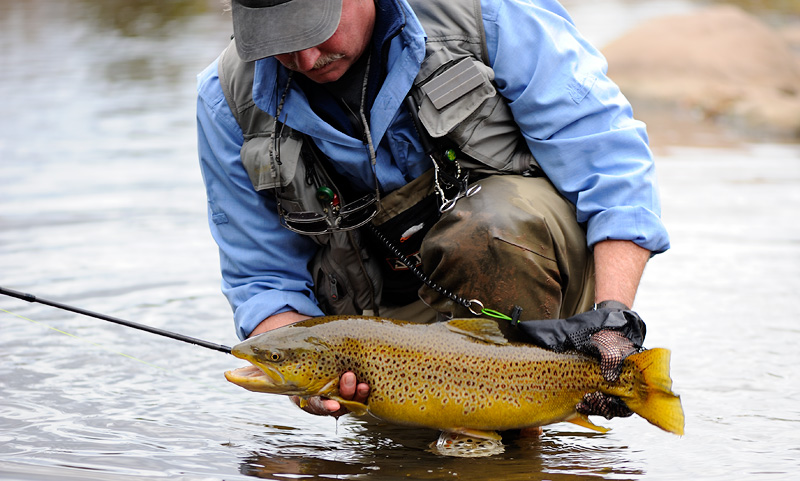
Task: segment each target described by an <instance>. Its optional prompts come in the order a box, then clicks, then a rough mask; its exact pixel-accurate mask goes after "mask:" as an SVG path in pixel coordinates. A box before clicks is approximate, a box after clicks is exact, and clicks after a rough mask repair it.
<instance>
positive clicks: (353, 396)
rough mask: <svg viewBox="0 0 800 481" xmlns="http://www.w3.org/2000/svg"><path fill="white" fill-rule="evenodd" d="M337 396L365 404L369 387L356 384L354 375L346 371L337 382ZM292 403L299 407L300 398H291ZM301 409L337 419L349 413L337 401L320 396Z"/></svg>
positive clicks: (308, 401)
mask: <svg viewBox="0 0 800 481" xmlns="http://www.w3.org/2000/svg"><path fill="white" fill-rule="evenodd" d="M339 395H340V396H341V397H342V398H344V399H347V400H348V401H355V402H359V403H366V402H367V396H369V385H367V384H365V383H363V382H362V383H359V382H357V380H356V375H355V374H353V373H352V372H350V371H348V372H346V373H344V374H342V378H341V379H340V380H339ZM292 401H293V402H294V403H295V404H297V405H298V406H300V398H299V397H298V396H292ZM302 409H303V410H304V411H306V412H308V413H311V414H316V415H317V416H333V417H337V418H338V417H339V416H343V415H345V414H347V413H348V412H349V411H348V410H347V409H346V408H344V407H342V406H341V404H339V402H338V401H334V400H333V399H328V398H324V397H321V396H312V397H310V398H308V400H307V403H306V405H305V407H303V408H302Z"/></svg>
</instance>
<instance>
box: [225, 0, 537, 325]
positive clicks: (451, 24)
mask: <svg viewBox="0 0 800 481" xmlns="http://www.w3.org/2000/svg"><path fill="white" fill-rule="evenodd" d="M409 3H410V5H411V7H412V8H413V10H414V13H415V14H416V15H417V17H418V19H419V20H420V23H421V24H422V26H423V28H424V30H425V32H426V34H427V38H428V40H427V43H426V58H425V60H424V61H423V62H422V65H421V67H420V70H419V73H418V75H417V77H416V79H415V81H414V85H413V87H412V89H411V92H410V96H411V97H412V98H413V101H414V102H413V103H414V104H415V105H416V106H417V108H418V112H417V113H418V120H419V125H421V126H422V128H423V129H424V131H425V132H421V136H422V137H424V136H425V135H426V134H427V135H428V136H430V137H431V138H432V139H433V141H434V143H436V144H438V143H439V142H440V141H441V142H447V143H448V145H453V146H454V147H455V148H454V149H452V150H451V152H452V153H454V154H455V158H457V160H458V163H459V164H460V166H461V168H463V169H465V170H467V169H468V170H470V171H472V172H475V173H477V174H479V175H486V174H498V173H509V174H511V173H515V174H529V173H531V172H536V171H538V165H537V163H536V161H535V160H534V158H533V156H532V154H531V153H530V151H529V150H528V148H527V145H526V144H525V141H524V139H523V138H522V135H521V133H520V131H519V128H518V127H517V126H516V124H515V122H514V119H513V116H512V114H511V111H510V108H509V107H508V105H507V104H506V101H505V99H504V98H503V97H502V96H500V95H498V94H497V90H496V88H495V86H494V84H493V80H494V72H493V71H492V69H491V67H489V66H488V65H487V57H486V46H485V45H486V41H485V36H484V32H483V20H482V18H481V12H480V0H441V1H440V0H410V1H409ZM218 70H219V78H220V83H221V86H222V91H223V93H224V95H225V98H226V100H227V102H228V105H229V106H230V109H231V111H232V113H233V115H234V117H235V118H236V120H237V122H238V124H239V126H240V127H241V129H242V133H243V136H244V143H243V145H242V148H241V159H242V163H243V165H244V167H245V169H246V170H247V173H248V175H249V177H250V180H251V182H252V184H253V187H254V189H255V190H256V191H258V192H262V193H264V195H269V196H272V195H276V196H277V197H278V199H279V202H280V204H281V208H282V209H283V210H285V211H286V212H298V213H299V212H314V211H319V210H320V201H319V200H318V198H317V192H318V190H319V188H320V187H329V188H331V189H332V190H333V191H334V192H332V193H333V194H335V195H336V196H338V199H339V201H340V202H342V203H344V202H345V201H352V200H354V199H349V198H348V196H347V194H346V193H343V192H342V191H341V190H340V189H339V188H337V187H336V185H337V184H336V182H335V181H334V177H335V172H334V171H333V169H332V168H331V166H330V164H329V163H328V162H327V161H323V160H322V159H320V152H318V150H317V149H315V148H314V146H313V141H312V140H311V139H309V138H308V137H307V136H305V135H304V134H302V133H301V132H298V131H296V130H293V129H291V128H290V127H288V126H285V125H278V126H276V125H275V118H274V117H272V116H271V115H269V114H267V113H266V112H264V111H262V110H261V109H259V108H258V107H257V106H256V105H255V102H254V101H253V96H252V88H253V79H254V62H243V61H242V60H241V59H240V58H239V57H238V55H237V53H236V48H235V45H234V44H233V42H231V44H230V45H229V46H228V48H227V49H226V50H225V51H224V52H223V54H222V55H221V56H220V59H219V68H218ZM276 133H277V135H276ZM276 146H277V148H279V149H280V150H279V151H280V161H279V162H278V161H276V159H275V151H276ZM451 155H453V154H451ZM426 175H427V174H424V175H423V176H421V177H420V178H418V179H416V180H415V181H412V183H411V184H409V185H406V186H404V187H402V188H400V189H398V190H397V191H395V192H392V193H390V194H389V195H387V196H386V197H385V198H384V199H382V201H381V205H382V207H383V208H384V211H383V212H382V213H380V214H379V216H378V217H376V219H375V220H374V221H373V222H374V223H375V224H389V223H391V222H392V221H393V220H396V219H397V218H398V216H401V215H402V214H403V213H405V212H407V211H411V209H413V208H414V207H415V206H417V207H418V210H419V211H422V212H423V213H425V212H427V213H430V211H431V209H430V208H425V207H420V206H421V205H423V206H424V203H422V202H423V201H424V199H426V198H429V195H430V194H432V193H433V192H434V186H435V182H434V181H433V180H432V179H431V177H430V176H426ZM309 179H315V181H314V182H310V181H309ZM412 184H413V185H412ZM423 184H427V185H423ZM420 186H421V187H422V189H420V188H419V187H420ZM414 192H416V193H417V194H414ZM420 192H422V193H423V194H424V195H422V196H421V197H420V195H418V193H420ZM421 203H422V204H421ZM434 211H435V207H434ZM414 215H417V213H415V214H414ZM410 217H414V216H410ZM436 219H438V212H436V213H435V217H434V218H433V221H432V222H435V221H436ZM426 223H430V220H428V221H426ZM414 226H415V224H413V223H412V225H411V226H410V227H411V228H413V227H414ZM403 232H405V231H403ZM401 235H402V232H401ZM312 238H313V239H314V240H315V242H316V243H317V244H318V245H319V249H318V251H317V253H316V255H315V257H314V259H313V260H312V262H311V264H310V266H309V269H310V273H311V275H312V279H313V281H314V290H315V295H316V297H317V300H318V302H319V303H320V307H321V308H322V310H323V311H324V312H325V313H326V314H346V313H349V314H362V313H364V312H367V313H376V314H377V313H378V310H379V309H378V307H379V306H380V305H381V303H382V294H384V293H385V295H386V300H387V301H389V302H397V303H403V302H412V301H413V300H415V298H414V299H407V298H404V297H403V292H402V291H406V293H407V289H405V287H404V286H402V285H400V286H394V287H396V289H393V286H392V285H391V284H392V281H391V280H390V279H389V278H388V277H387V276H385V275H384V274H385V273H386V270H385V267H384V266H382V265H381V263H382V262H386V260H382V259H377V257H378V256H374V255H370V251H369V249H368V248H367V245H368V242H367V241H366V239H365V238H364V233H363V232H361V231H360V230H350V231H338V232H333V233H327V234H322V235H313V236H312ZM405 253H406V254H408V253H410V252H408V251H407V250H405ZM385 277H386V282H384V280H385V279H384V278H385ZM401 284H402V283H401Z"/></svg>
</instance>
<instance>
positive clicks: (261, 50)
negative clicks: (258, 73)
mask: <svg viewBox="0 0 800 481" xmlns="http://www.w3.org/2000/svg"><path fill="white" fill-rule="evenodd" d="M231 9H232V12H233V35H234V39H235V40H236V50H237V51H238V52H239V57H241V58H242V60H244V61H245V62H250V61H252V60H257V59H260V58H264V57H272V56H273V55H279V54H282V53H289V52H297V51H299V50H305V49H307V48H311V47H314V46H317V45H319V44H321V43H322V42H324V41H325V40H328V39H329V38H330V37H331V35H333V32H335V31H336V28H337V27H338V26H339V19H340V17H341V15H342V0H233V1H232V2H231Z"/></svg>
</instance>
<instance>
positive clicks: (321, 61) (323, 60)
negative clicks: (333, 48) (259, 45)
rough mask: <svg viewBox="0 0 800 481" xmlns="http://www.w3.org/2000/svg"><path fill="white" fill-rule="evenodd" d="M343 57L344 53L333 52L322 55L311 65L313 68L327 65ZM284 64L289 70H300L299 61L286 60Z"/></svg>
mask: <svg viewBox="0 0 800 481" xmlns="http://www.w3.org/2000/svg"><path fill="white" fill-rule="evenodd" d="M342 58H344V54H343V53H332V54H328V55H325V56H322V57H320V58H318V59H317V61H316V62H314V65H313V66H312V67H311V70H315V69H318V68H322V67H325V66H326V65H329V64H332V63H333V62H335V61H337V60H339V59H342ZM283 66H284V67H286V68H288V69H289V70H299V68H298V65H297V62H286V63H284V64H283Z"/></svg>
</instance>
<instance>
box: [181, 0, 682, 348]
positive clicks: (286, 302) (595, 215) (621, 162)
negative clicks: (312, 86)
mask: <svg viewBox="0 0 800 481" xmlns="http://www.w3.org/2000/svg"><path fill="white" fill-rule="evenodd" d="M442 1H446V0H442ZM397 3H398V4H399V5H400V6H401V7H402V8H403V9H405V10H406V25H405V27H404V28H403V30H402V31H401V32H400V33H399V35H397V36H395V37H393V38H391V39H390V45H389V49H388V57H387V62H388V66H387V69H386V72H387V76H386V78H385V80H384V82H383V83H382V85H381V87H380V90H379V91H378V93H377V96H376V98H375V101H374V103H373V104H372V108H371V109H370V116H369V118H370V131H371V135H372V139H373V142H374V144H375V146H376V153H377V165H376V168H375V173H376V175H377V178H378V182H379V184H380V186H381V189H382V190H383V191H384V192H391V191H392V190H395V189H397V188H399V187H401V186H402V185H404V184H405V183H407V182H408V181H409V180H410V179H413V178H415V177H416V176H418V175H420V174H421V173H422V172H424V171H425V170H427V169H428V168H429V166H430V164H429V159H427V158H426V157H425V155H424V154H423V152H422V148H421V146H420V145H419V140H418V138H417V135H416V132H414V130H413V124H411V123H410V122H408V119H407V115H405V114H404V111H403V109H402V107H401V106H402V101H403V99H404V98H405V96H406V95H407V93H408V91H409V90H410V88H411V85H412V82H413V80H414V78H415V77H416V74H417V72H418V71H419V67H420V63H421V62H422V60H423V58H424V54H425V33H424V31H423V29H422V26H421V25H420V24H419V22H418V20H417V19H416V17H415V16H414V15H413V13H411V10H410V7H409V6H408V4H407V3H406V2H405V0H397ZM481 7H482V15H483V23H484V28H485V34H486V42H487V47H488V57H489V63H490V65H491V66H492V68H493V69H494V72H495V83H496V86H497V88H498V92H499V93H500V94H501V95H503V96H504V97H505V98H506V99H507V100H508V103H509V105H510V107H511V110H512V112H513V114H514V118H515V120H516V122H517V124H518V125H519V127H520V130H521V131H522V134H523V136H524V137H525V139H526V141H527V143H528V146H529V148H530V150H531V152H532V153H533V155H534V157H535V158H536V160H537V161H538V162H539V164H540V165H541V167H542V169H543V170H544V172H545V173H546V174H547V176H548V177H549V178H550V180H551V181H552V182H553V184H554V185H555V186H556V188H557V189H558V190H559V191H560V192H561V193H562V194H563V195H564V196H565V197H566V198H567V199H569V200H570V201H571V202H572V203H574V204H575V205H576V207H577V216H578V221H579V222H585V223H586V227H587V241H588V244H589V245H590V246H591V245H594V244H595V243H597V242H600V241H603V240H606V239H621V240H631V241H633V242H635V243H637V244H638V245H640V246H642V247H644V248H646V249H648V250H650V251H652V252H654V253H658V252H662V251H664V250H666V249H668V248H669V237H668V235H667V232H666V230H665V228H664V226H663V224H662V222H661V219H660V202H659V195H658V188H657V185H656V176H655V168H654V164H653V159H652V154H651V152H650V149H649V148H648V145H647V134H646V131H645V126H644V124H642V123H641V122H639V121H637V120H635V119H633V117H632V111H631V107H630V105H629V103H628V102H627V100H626V99H625V98H624V97H623V95H622V94H621V93H620V91H619V89H618V87H617V86H616V85H615V84H614V83H613V82H611V81H610V80H609V79H608V77H607V76H606V68H607V64H606V62H605V59H604V58H603V57H602V55H601V54H600V53H599V52H598V51H597V50H596V49H595V48H594V47H593V46H591V45H590V44H589V43H588V42H587V41H586V40H585V39H584V38H583V37H582V36H581V35H580V34H579V33H578V32H577V30H576V28H575V26H574V24H573V23H572V20H571V19H570V17H569V15H568V14H567V12H566V11H565V10H564V9H563V7H562V6H561V5H560V4H558V3H557V2H555V1H547V0H481ZM285 84H286V71H285V70H284V69H283V68H282V67H280V65H279V64H278V62H277V61H276V60H275V59H273V58H267V59H263V60H259V61H257V62H256V67H255V82H254V85H253V99H254V101H255V102H256V104H257V105H258V106H259V108H261V109H262V110H264V111H266V112H269V113H271V114H273V115H274V113H275V107H276V105H275V103H276V99H278V98H279V97H280V95H276V88H278V87H277V85H281V86H283V85H285ZM280 88H282V87H280ZM279 93H280V92H279ZM284 112H288V113H289V115H288V117H287V118H286V119H285V121H286V123H287V124H288V125H289V126H290V127H292V128H294V129H296V130H299V131H301V132H304V133H306V134H308V135H310V136H311V137H313V138H314V139H315V142H316V144H317V145H318V146H319V147H320V148H321V149H322V150H323V152H325V154H327V156H328V157H329V158H330V159H332V161H333V162H334V163H335V167H336V169H337V170H338V171H339V172H340V173H341V174H342V175H344V176H345V177H346V178H347V179H348V180H350V181H351V182H352V183H353V185H354V186H356V187H357V188H361V189H363V190H369V189H370V187H372V186H373V185H374V177H373V171H372V168H371V167H370V163H369V161H368V153H367V150H366V149H365V147H364V143H363V142H362V141H361V140H360V139H355V138H352V137H349V136H348V135H345V134H344V133H342V132H341V131H339V130H337V129H335V128H334V127H332V126H330V125H328V124H326V123H325V122H323V121H322V120H321V119H320V118H319V117H318V116H317V115H316V114H315V113H314V111H313V110H312V109H311V107H310V106H309V105H308V103H307V101H306V98H305V95H303V93H302V91H301V90H300V89H299V88H297V86H296V84H295V86H294V87H293V88H292V89H291V90H290V92H289V95H287V97H286V103H285V105H284ZM281 120H284V116H283V115H281ZM197 122H198V149H199V157H200V166H201V170H202V173H203V178H204V181H205V185H206V190H207V195H208V209H209V220H210V222H209V224H210V226H211V233H212V235H213V237H214V239H215V241H216V242H217V244H218V245H219V250H220V264H221V270H222V279H223V280H222V290H223V293H224V294H225V295H226V296H227V298H228V300H229V302H230V304H231V306H232V308H233V311H234V321H235V324H236V328H237V334H238V336H239V337H240V338H242V339H244V338H245V337H246V336H247V335H248V334H249V333H250V332H251V331H252V330H253V329H254V328H255V327H256V326H257V325H258V324H259V323H260V322H261V321H262V320H263V319H265V318H266V317H268V316H270V315H273V314H278V313H281V312H285V311H290V310H292V311H297V312H300V313H303V314H307V315H312V316H314V315H321V314H322V312H321V311H320V309H319V307H318V306H317V303H316V300H315V298H314V294H313V291H312V288H313V283H312V279H311V276H310V274H309V272H308V269H307V266H308V263H309V261H310V260H311V258H312V257H313V256H314V254H315V252H316V249H317V245H316V244H315V243H314V242H313V241H312V240H311V239H310V238H308V237H304V236H302V235H299V234H295V233H293V232H291V231H289V230H287V229H285V228H283V227H281V226H280V223H279V219H278V215H277V209H276V207H275V202H274V198H271V196H268V195H267V196H264V195H262V194H259V193H257V192H256V191H255V190H254V188H253V186H252V184H251V183H250V179H249V177H248V175H247V172H246V171H245V169H244V167H243V165H242V161H241V158H240V156H239V152H240V149H241V146H242V143H243V136H242V131H241V129H240V128H239V126H238V125H237V123H236V120H235V119H234V117H233V115H232V114H231V112H230V109H229V108H228V105H227V102H226V101H225V98H224V96H223V93H222V89H221V87H220V83H219V78H218V72H217V63H216V62H214V63H213V64H212V65H210V66H209V67H208V68H206V70H204V71H203V72H202V73H201V74H200V75H199V76H198V104H197Z"/></svg>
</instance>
